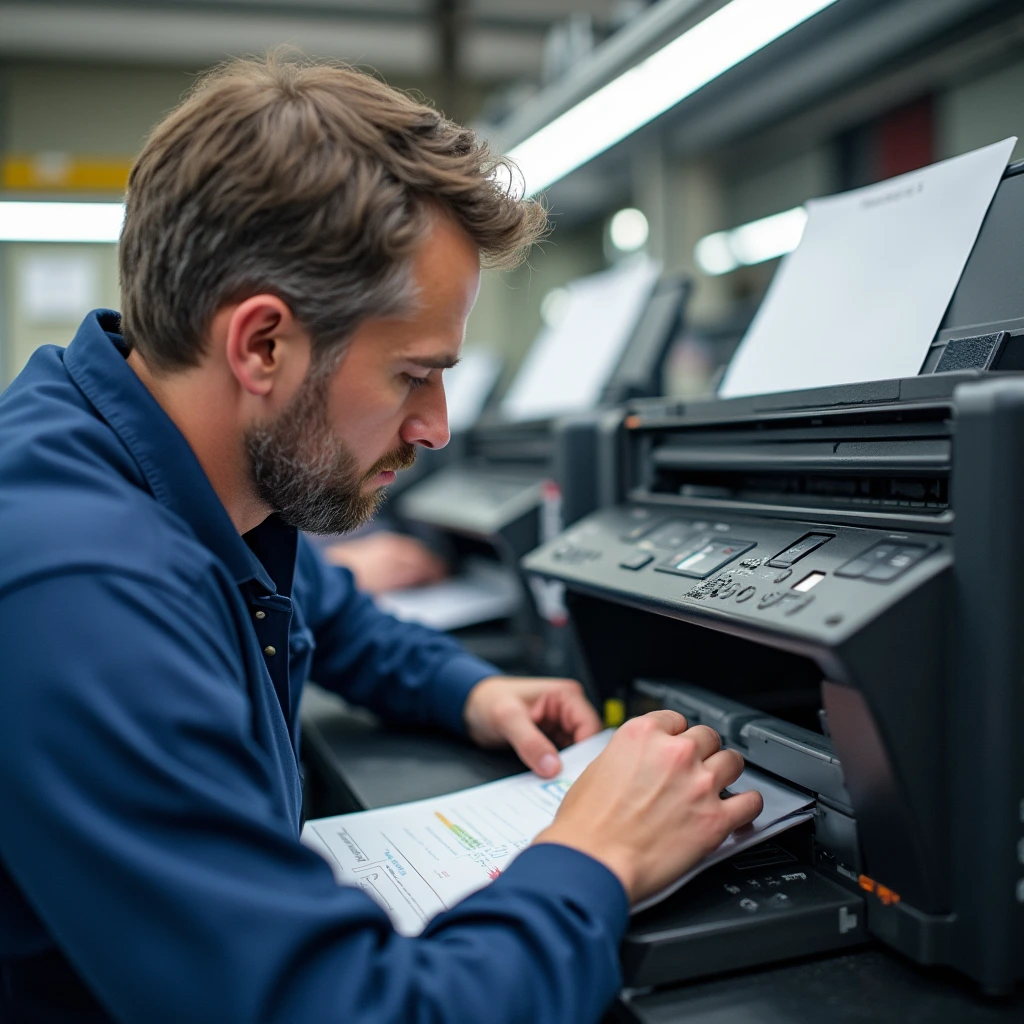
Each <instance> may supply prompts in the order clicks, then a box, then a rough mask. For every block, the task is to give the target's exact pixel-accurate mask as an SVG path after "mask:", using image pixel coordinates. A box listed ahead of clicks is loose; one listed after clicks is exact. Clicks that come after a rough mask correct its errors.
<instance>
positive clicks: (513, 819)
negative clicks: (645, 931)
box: [302, 729, 813, 935]
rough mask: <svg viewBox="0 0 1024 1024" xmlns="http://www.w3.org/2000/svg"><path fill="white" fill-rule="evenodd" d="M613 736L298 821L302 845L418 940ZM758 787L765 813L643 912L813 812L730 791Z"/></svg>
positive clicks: (540, 821)
mask: <svg viewBox="0 0 1024 1024" xmlns="http://www.w3.org/2000/svg"><path fill="white" fill-rule="evenodd" d="M611 736H612V730H610V729H609V730H606V731H605V732H603V733H600V734H599V735H597V736H594V737H592V738H591V739H589V740H585V741H584V742H582V743H577V744H576V745H575V746H573V747H569V748H568V749H567V750H563V751H562V773H561V774H560V775H559V776H558V777H557V778H555V779H542V778H540V777H539V776H537V775H534V774H533V773H532V772H526V773H524V774H522V775H515V776H513V777H512V778H509V779H501V780H499V781H498V782H490V783H487V784H486V785H483V786H475V787H473V788H472V789H466V790H462V791H461V792H458V793H451V794H449V795H448V796H442V797H437V798H434V799H430V800H418V801H416V802H415V803H408V804H400V805H398V806H396V807H385V808H381V809H380V810H375V811H362V812H360V813H357V814H343V815H339V816H338V817H334V818H319V819H317V820H315V821H310V822H307V823H306V827H305V828H304V829H303V831H302V841H303V842H304V843H305V844H306V845H307V846H309V847H310V848H312V849H314V850H316V851H317V852H318V853H319V854H320V855H321V856H322V857H323V858H324V859H325V860H326V861H327V862H328V863H329V864H330V865H331V868H332V870H333V871H334V875H335V878H337V880H338V882H339V883H341V884H346V885H357V886H359V887H360V888H361V889H363V890H365V891H366V892H367V893H368V894H369V895H370V896H372V897H373V899H375V900H376V901H377V902H378V903H379V904H380V905H381V906H382V907H383V908H384V910H386V911H387V913H388V915H389V916H390V918H391V920H392V922H393V923H394V926H395V928H396V930H397V931H399V932H400V933H401V934H403V935H418V934H419V933H420V932H421V931H422V930H423V928H424V927H425V926H426V924H427V922H428V921H429V920H430V919H431V918H432V917H434V916H435V915H436V914H439V913H441V911H443V910H447V909H448V908H450V907H453V906H454V905H455V904H456V903H458V902H459V901H460V900H463V899H465V898H466V897H467V896H469V895H470V894H471V893H474V892H476V891H477V890H478V889H482V888H483V887H484V886H485V885H487V884H488V883H489V882H491V881H492V880H493V879H495V878H497V877H498V875H500V874H501V872H502V871H503V870H504V869H505V868H506V867H507V866H508V865H509V864H510V863H511V861H512V859H513V858H514V857H515V856H516V855H517V854H518V853H519V851H520V850H523V849H525V848H526V847H527V846H529V845H530V843H531V842H532V841H533V839H534V838H535V837H536V836H537V834H538V833H540V832H541V831H543V830H544V829H545V828H546V827H547V826H548V825H550V824H551V822H552V821H553V819H554V817H555V812H556V811H557V810H558V807H559V804H561V802H562V798H563V797H564V796H565V794H566V792H567V791H568V789H569V787H570V786H571V785H572V784H573V782H575V781H576V779H577V778H579V776H580V775H581V774H582V773H583V770H584V769H585V768H586V767H587V765H589V764H590V762H591V761H592V760H593V759H594V758H595V757H597V755H598V754H599V753H600V752H601V751H602V750H603V749H604V748H605V746H606V745H607V743H608V740H609V739H610V738H611ZM729 788H730V790H731V791H734V792H742V791H743V790H747V789H757V790H759V791H760V793H761V794H762V795H763V796H764V810H763V811H762V812H761V814H760V815H759V816H758V818H757V819H756V820H755V821H754V822H753V824H751V825H749V826H748V827H747V828H744V829H740V830H739V831H737V832H734V833H733V834H732V835H730V836H728V837H727V838H726V840H725V841H724V842H723V843H722V845H721V846H719V848H718V849H717V850H715V851H714V853H712V854H711V855H710V856H708V857H706V858H704V860H703V861H701V862H700V864H698V865H697V866H696V867H695V868H693V869H692V870H691V871H689V872H688V873H687V874H686V875H684V876H683V877H682V878H680V879H679V880H678V881H676V882H675V883H674V884H673V885H671V886H669V887H668V888H667V889H665V890H664V891H662V892H660V893H658V894H657V895H656V896H653V897H651V898H650V899H647V900H645V901H643V902H642V903H641V904H639V905H637V906H636V907H634V908H633V910H634V912H636V911H639V910H644V909H646V908H647V907H649V906H652V905H653V904H655V903H657V902H659V901H660V900H663V899H664V898H665V897H666V896H669V895H670V894H671V893H673V892H675V891H676V890H677V889H678V888H679V887H680V886H682V885H684V884H685V883H686V882H688V881H689V880H690V879H691V878H693V877H694V876H696V875H698V874H700V872H701V871H703V870H704V869H705V868H708V867H710V866H711V865H712V864H716V863H718V862H719V861H720V860H724V859H725V858H726V857H729V856H731V855H732V854H734V853H738V852H739V851H741V850H745V849H746V848H747V847H749V846H753V845H754V844H756V843H760V842H762V841H764V840H765V839H769V838H770V837H771V836H774V835H777V834H778V833H779V832H782V831H784V830H785V829H787V828H791V827H792V826H793V825H796V824H798V823H799V822H801V821H806V820H807V819H808V818H809V817H810V816H811V813H812V811H811V807H812V805H813V800H812V799H811V798H810V797H808V796H807V794H806V793H800V792H797V791H796V790H791V789H789V788H787V787H785V786H782V785H779V784H778V783H776V782H773V781H772V780H771V779H769V778H768V777H766V776H764V775H762V774H761V773H759V772H756V771H753V770H752V769H747V770H746V771H745V772H744V773H743V774H742V775H741V776H740V778H739V779H738V780H737V782H736V783H735V784H734V785H733V786H730V787H729Z"/></svg>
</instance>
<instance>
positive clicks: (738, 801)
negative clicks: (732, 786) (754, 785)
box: [722, 789, 764, 832]
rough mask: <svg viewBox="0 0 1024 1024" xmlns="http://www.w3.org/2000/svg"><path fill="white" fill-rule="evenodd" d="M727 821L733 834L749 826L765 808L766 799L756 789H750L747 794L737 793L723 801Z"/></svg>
mask: <svg viewBox="0 0 1024 1024" xmlns="http://www.w3.org/2000/svg"><path fill="white" fill-rule="evenodd" d="M722 808H723V809H724V811H725V819H726V822H727V823H728V826H729V831H730V832H733V831H735V830H736V829H738V828H742V827H743V826H744V825H749V824H750V823H751V822H752V821H753V820H754V819H755V818H756V817H757V816H758V815H759V814H760V813H761V811H762V809H763V808H764V798H763V797H762V796H761V794H760V793H758V791H757V790H756V789H748V790H747V791H746V792H745V793H737V794H736V795H735V796H731V797H729V798H728V799H727V800H723V801H722Z"/></svg>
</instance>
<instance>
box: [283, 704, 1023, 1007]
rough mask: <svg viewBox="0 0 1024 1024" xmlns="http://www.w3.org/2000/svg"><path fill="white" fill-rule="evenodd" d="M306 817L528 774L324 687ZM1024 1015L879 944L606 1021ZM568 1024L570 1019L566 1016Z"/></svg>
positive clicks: (646, 997) (640, 1000)
mask: <svg viewBox="0 0 1024 1024" xmlns="http://www.w3.org/2000/svg"><path fill="white" fill-rule="evenodd" d="M302 723H303V745H304V746H303V750H304V757H305V760H306V761H307V765H308V771H307V774H308V790H307V798H308V799H309V813H310V816H311V817H313V816H320V815H327V814H342V813H346V812H348V811H353V810H360V809H364V808H371V807H384V806H387V805H388V804H395V803H404V802H405V801H407V800H419V799H423V798H425V797H430V796H438V795H440V794H441V793H450V792H452V791H453V790H456V789H464V788H465V787H467V786H475V785H479V784H480V783H483V782H492V781H494V780H495V779H500V778H504V777H505V776H507V775H511V774H514V773H515V772H519V771H523V766H522V765H521V764H520V762H519V760H518V758H517V757H516V756H515V755H514V754H512V753H511V752H508V751H486V750H480V749H478V748H477V747H474V746H473V745H472V744H470V743H469V742H468V741H466V740H461V739H459V738H457V737H452V736H451V735H450V734H448V733H441V732H425V733H424V732H413V731H408V730H402V729H391V728H387V727H385V726H382V725H381V724H380V723H379V722H378V721H377V720H376V719H375V718H374V716H372V715H370V714H369V713H367V712H364V711H360V710H355V709H351V708H348V707H347V706H346V705H345V704H344V703H343V702H342V701H340V700H339V699H338V698H336V697H334V696H333V695H331V694H328V693H325V692H324V691H323V690H320V689H318V688H317V687H313V686H310V687H307V691H306V695H305V697H304V698H303V705H302ZM612 1022H628V1024H818V1022H825V1024H933V1022H935V1024H947V1022H948V1024H1004V1022H1007V1024H1008V1022H1013V1024H1024V988H1022V987H1020V986H1018V989H1017V991H1016V993H1015V995H1014V996H1012V997H1010V998H1008V999H1005V1000H986V999H983V998H982V997H981V996H979V995H978V994H977V992H976V990H975V989H974V988H972V986H971V985H970V984H969V983H967V982H966V981H964V980H963V979H961V978H960V977H959V976H957V975H955V974H954V973H953V972H951V971H944V970H941V969H928V970H924V969H922V968H920V967H917V966H916V965H915V964H913V963H911V962H909V961H906V960H904V959H903V958H902V957H899V956H897V955H895V954H892V953H890V952H888V951H887V950H885V949H884V948H882V947H881V946H877V945H869V946H865V947H863V948H860V949H858V950H855V951H853V952H850V953H846V954H841V955H840V954H833V955H830V956H826V957H821V958H820V959H811V960H808V959H806V958H805V959H802V960H797V961H791V962H788V963H784V964H781V965H778V966H774V967H765V968H760V969H755V970H749V971H742V972H737V973H736V974H731V975H726V976H718V977H714V978H706V979H703V980H700V981H695V982H690V983H687V984H685V985H679V986H677V987H674V988H670V989H663V990H658V991H653V992H629V991H627V992H623V994H622V996H621V998H620V999H619V1000H618V1001H617V1002H616V1003H615V1005H614V1006H613V1007H612V1009H611V1010H610V1012H609V1018H608V1024H612ZM567 1024H571V1022H567Z"/></svg>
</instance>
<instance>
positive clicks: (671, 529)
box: [644, 519, 694, 548]
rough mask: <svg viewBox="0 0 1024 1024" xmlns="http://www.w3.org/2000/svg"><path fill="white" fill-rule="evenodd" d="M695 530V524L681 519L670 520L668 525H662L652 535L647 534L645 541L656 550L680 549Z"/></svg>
mask: <svg viewBox="0 0 1024 1024" xmlns="http://www.w3.org/2000/svg"><path fill="white" fill-rule="evenodd" d="M693 529H694V527H693V523H686V522H683V521H682V520H681V519H670V520H669V521H668V522H667V523H662V525H661V526H659V527H658V528H657V529H656V530H654V531H653V532H652V533H649V534H647V536H646V537H644V540H645V541H647V543H648V544H653V545H654V546H655V547H656V548H680V547H682V546H683V544H684V543H685V542H686V539H687V538H688V537H690V536H691V535H692V534H693Z"/></svg>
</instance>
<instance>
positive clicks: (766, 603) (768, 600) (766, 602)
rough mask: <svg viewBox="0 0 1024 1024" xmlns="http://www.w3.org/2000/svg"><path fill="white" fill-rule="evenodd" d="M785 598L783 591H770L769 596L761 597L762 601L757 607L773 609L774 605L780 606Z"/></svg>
mask: <svg viewBox="0 0 1024 1024" xmlns="http://www.w3.org/2000/svg"><path fill="white" fill-rule="evenodd" d="M785 596H786V595H785V594H783V593H782V592H781V591H778V590H769V591H768V593H767V594H762V595H761V600H760V601H758V602H757V607H758V608H771V606H772V605H774V604H778V603H779V602H780V601H781V600H782V599H783V597H785Z"/></svg>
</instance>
